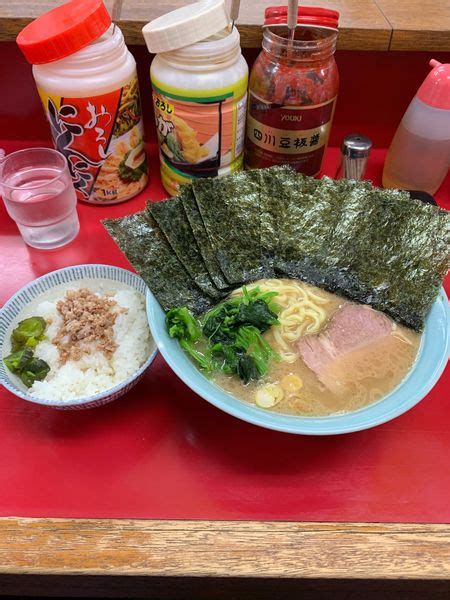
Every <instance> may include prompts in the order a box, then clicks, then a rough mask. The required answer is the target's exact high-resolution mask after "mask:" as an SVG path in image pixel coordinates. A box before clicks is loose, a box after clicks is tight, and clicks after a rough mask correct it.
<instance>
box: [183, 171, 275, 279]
mask: <svg viewBox="0 0 450 600" xmlns="http://www.w3.org/2000/svg"><path fill="white" fill-rule="evenodd" d="M192 187H193V190H194V195H195V199H196V201H197V205H198V208H199V210H200V214H201V216H202V219H203V222H204V224H205V228H206V231H207V233H208V236H209V239H210V240H211V244H212V246H213V248H214V250H215V253H216V257H217V261H218V263H219V265H220V268H221V269H222V271H223V273H224V275H225V277H226V279H227V280H228V281H229V282H230V283H231V284H233V285H239V284H241V283H245V282H249V281H253V280H256V279H261V278H262V277H266V276H270V274H271V273H270V269H269V270H268V269H267V268H266V266H265V265H264V261H263V260H262V253H261V225H260V175H259V174H258V171H240V172H238V173H233V174H231V175H226V176H224V177H219V178H215V179H213V178H205V179H198V180H196V181H194V182H193V185H192Z"/></svg>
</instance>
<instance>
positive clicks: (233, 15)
mask: <svg viewBox="0 0 450 600" xmlns="http://www.w3.org/2000/svg"><path fill="white" fill-rule="evenodd" d="M240 4H241V0H231V9H230V19H231V27H230V31H231V30H232V29H233V27H234V23H235V21H237V18H238V16H239V7H240Z"/></svg>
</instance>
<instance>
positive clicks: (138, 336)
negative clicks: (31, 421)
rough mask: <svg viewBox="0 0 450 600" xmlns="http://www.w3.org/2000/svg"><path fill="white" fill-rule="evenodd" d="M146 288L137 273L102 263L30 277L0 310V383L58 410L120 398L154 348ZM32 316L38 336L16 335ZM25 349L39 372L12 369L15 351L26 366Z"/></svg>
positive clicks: (151, 354) (147, 363)
mask: <svg viewBox="0 0 450 600" xmlns="http://www.w3.org/2000/svg"><path fill="white" fill-rule="evenodd" d="M146 289H147V288H146V285H145V283H144V282H143V280H142V279H141V278H140V277H138V276H137V275H136V274H134V273H132V272H130V271H127V270H125V269H121V268H118V267H113V266H109V265H97V264H92V265H77V266H73V267H67V268H64V269H59V270H57V271H53V272H51V273H48V274H47V275H44V276H42V277H39V278H38V279H35V280H34V281H32V282H31V283H29V284H28V285H26V286H25V287H23V288H22V289H21V290H19V291H18V292H17V293H16V294H15V295H14V296H13V297H12V298H11V299H10V300H9V301H8V302H7V303H6V304H5V305H4V306H3V308H2V309H1V310H0V348H1V354H2V356H1V359H2V360H1V361H0V383H1V384H2V385H3V386H4V387H5V388H7V389H8V390H9V391H11V392H12V393H13V394H15V395H16V396H18V397H20V398H23V399H24V400H28V401H29V402H34V403H36V404H42V405H45V406H51V407H54V408H58V409H72V410H73V409H80V408H92V407H95V406H101V405H103V404H106V403H108V402H111V401H112V400H115V399H117V398H119V397H120V396H122V395H123V394H125V393H126V392H127V391H128V390H130V389H131V388H132V387H133V386H134V385H135V384H136V383H137V382H138V381H139V379H141V377H142V376H143V374H144V372H145V371H146V369H147V368H148V367H149V366H150V364H151V362H152V361H153V359H154V357H155V355H156V352H157V348H156V344H155V342H154V341H153V338H152V336H151V333H150V330H149V327H148V322H147V316H146V310H145V294H146ZM36 320H38V322H39V323H42V324H43V328H44V329H43V333H42V335H40V337H39V338H37V339H34V340H33V339H31V340H30V339H29V338H27V337H24V336H23V335H22V337H21V336H20V335H18V333H19V334H20V333H21V329H23V327H24V326H25V334H24V335H25V336H26V335H31V334H29V332H28V333H27V331H26V326H27V325H29V324H30V323H31V324H32V325H33V324H34V321H36ZM22 333H23V332H22ZM34 335H37V334H34ZM23 340H26V342H23ZM31 342H32V343H31ZM24 349H25V353H24ZM24 354H26V355H27V356H28V357H31V360H32V361H33V362H34V364H39V365H44V370H43V371H42V369H41V372H40V373H41V374H40V375H34V376H33V374H31V379H30V377H29V375H30V372H29V370H28V371H27V369H31V370H32V367H23V368H22V367H19V366H17V370H14V368H13V370H11V363H13V364H15V365H18V362H19V361H18V360H16V361H15V362H14V360H13V359H14V358H15V357H17V356H21V363H20V364H22V363H23V364H25V363H24V360H23V355H24ZM11 357H12V359H11ZM27 364H28V365H30V364H31V363H27ZM7 365H8V366H7ZM44 375H45V376H44ZM35 377H36V379H35Z"/></svg>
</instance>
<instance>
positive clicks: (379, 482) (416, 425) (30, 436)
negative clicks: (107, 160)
mask: <svg viewBox="0 0 450 600" xmlns="http://www.w3.org/2000/svg"><path fill="white" fill-rule="evenodd" d="M23 145H25V144H23ZM34 145H36V143H34ZM0 146H3V147H4V148H5V149H6V150H7V151H9V150H12V149H14V148H16V147H17V142H15V143H14V145H13V144H12V143H9V144H8V143H6V142H5V143H4V144H2V145H0ZM383 157H384V152H383V151H380V150H374V151H373V152H372V155H371V160H370V165H369V170H368V173H367V177H368V178H370V179H372V180H373V181H375V182H376V183H377V182H379V179H380V172H381V166H382V160H383ZM337 160H338V153H337V151H336V149H330V150H329V151H328V154H327V157H326V164H325V173H327V174H330V175H333V174H334V173H335V170H336V165H337ZM151 165H152V169H151V170H152V178H151V184H150V186H149V188H148V189H147V190H146V191H145V192H144V193H143V194H141V195H140V196H139V197H137V198H135V199H133V200H131V201H129V202H126V203H124V204H120V205H117V206H110V207H95V206H89V205H80V206H79V216H80V222H81V232H80V234H79V236H78V238H77V239H76V240H75V241H74V242H72V243H71V244H69V245H68V246H67V247H65V248H62V249H58V250H54V251H38V250H34V249H32V248H29V247H28V246H26V245H25V244H24V243H23V242H22V240H21V238H20V236H19V234H18V231H17V229H16V227H15V225H14V223H13V222H12V221H11V220H10V218H9V217H8V216H7V214H6V212H5V209H4V207H3V204H2V206H1V209H0V210H1V213H0V224H1V239H0V256H1V261H2V270H1V286H0V295H1V296H0V301H1V302H2V303H3V302H5V301H6V300H7V299H8V298H9V297H10V296H11V295H12V294H13V293H14V292H16V291H17V290H18V289H19V288H20V287H22V286H23V285H24V284H26V283H27V282H29V281H31V280H32V279H34V278H35V277H38V276H40V275H42V274H44V273H47V272H49V271H52V270H54V269H58V268H61V267H64V266H68V265H74V264H81V263H105V264H112V265H117V266H120V267H125V268H130V265H129V263H128V262H127V260H126V259H125V257H124V256H123V254H122V253H121V251H120V250H119V249H118V248H117V246H116V245H115V244H114V242H113V241H112V240H111V239H110V238H109V236H108V235H107V233H106V232H105V231H104V229H103V227H102V225H101V224H100V219H101V218H105V217H118V216H122V215H125V214H129V213H132V212H135V211H136V210H139V209H141V208H142V207H143V206H144V203H145V200H146V199H148V198H150V199H152V200H159V199H162V198H164V197H165V193H164V190H163V188H162V187H161V184H160V181H159V175H158V173H157V169H158V167H157V161H156V157H155V153H154V148H152V162H151ZM438 200H439V203H440V204H441V205H442V206H444V207H446V208H450V179H448V180H447V183H446V184H444V186H443V187H442V188H441V190H440V192H439V194H438ZM447 290H450V281H449V280H447ZM449 392H450V370H449V368H448V367H447V370H446V371H445V373H444V375H443V376H442V377H441V379H440V381H439V382H438V383H437V384H436V386H435V387H434V389H433V390H432V391H431V392H430V394H428V396H427V397H426V398H425V399H424V400H423V401H422V402H421V403H420V404H419V405H418V406H416V407H415V408H413V409H412V410H410V411H409V412H408V413H406V414H404V415H402V416H401V417H399V418H397V419H395V420H393V421H391V422H390V423H386V424H385V425H382V426H380V427H377V428H375V429H372V430H368V431H362V432H358V433H353V434H347V435H342V436H330V437H307V436H294V435H289V434H283V433H278V432H274V431H269V430H265V429H261V428H259V427H256V426H253V425H250V424H247V423H244V422H242V421H239V420H238V419H235V418H234V417H231V416H229V415H226V414H225V413H222V412H221V411H219V410H218V409H216V408H214V407H213V406H211V405H209V404H208V403H207V402H206V401H204V400H203V399H201V398H200V397H199V396H197V395H196V394H194V393H193V392H192V391H191V390H190V389H189V388H188V387H187V386H185V385H184V384H183V383H182V382H181V381H180V380H179V379H178V378H177V377H176V376H175V375H174V374H173V373H172V371H171V370H170V368H169V367H168V366H167V365H166V363H165V362H164V360H163V359H162V357H161V356H159V355H158V356H157V358H156V359H155V361H154V362H153V364H152V365H151V367H150V369H149V370H148V371H147V373H146V375H145V377H144V379H143V380H142V381H141V382H140V383H139V384H138V385H137V386H136V387H135V388H134V389H133V390H132V391H131V392H130V393H128V394H127V395H126V396H124V397H123V398H122V399H120V400H118V401H116V402H113V403H111V404H109V405H106V406H104V407H102V408H95V409H91V410H86V411H79V412H63V411H57V410H54V409H50V408H44V407H39V406H35V405H33V404H29V403H27V402H24V401H23V400H20V399H19V398H16V397H15V396H14V395H12V394H10V393H9V392H8V391H6V390H5V389H3V388H1V389H0V456H1V460H0V515H1V516H12V515H14V516H26V517H91V518H96V517H99V518H101V517H104V518H108V517H118V518H120V517H124V518H156V519H211V520H215V519H244V520H247V519H271V520H312V521H404V522H449V521H450V502H449V497H450V477H449V468H448V465H449V458H450V419H449V395H450V394H449Z"/></svg>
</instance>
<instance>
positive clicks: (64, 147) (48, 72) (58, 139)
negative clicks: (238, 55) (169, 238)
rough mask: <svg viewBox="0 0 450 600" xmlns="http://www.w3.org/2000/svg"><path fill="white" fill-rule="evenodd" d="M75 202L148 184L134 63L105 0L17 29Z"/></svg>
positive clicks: (108, 200)
mask: <svg viewBox="0 0 450 600" xmlns="http://www.w3.org/2000/svg"><path fill="white" fill-rule="evenodd" d="M17 43H18V45H19V47H20V49H21V50H22V52H23V54H24V55H25V57H26V59H27V60H28V62H30V63H31V64H32V65H33V76H34V79H35V81H36V84H37V88H38V92H39V95H40V97H41V101H42V104H43V107H44V110H45V113H46V115H47V119H48V121H49V124H50V129H51V134H52V137H53V142H54V145H55V148H56V149H57V150H59V151H60V152H61V153H62V154H64V156H65V157H66V159H67V163H68V166H69V170H70V173H71V176H72V180H73V183H74V186H75V190H76V194H77V198H78V200H81V201H84V202H90V203H92V204H115V203H117V202H122V201H124V200H128V199H129V198H132V197H133V196H135V195H136V194H138V193H139V192H140V191H142V190H143V188H144V187H145V186H146V184H147V179H148V176H147V171H148V169H147V158H146V153H145V147H144V129H143V122H142V115H141V102H140V97H139V87H138V80H137V73H136V62H135V60H134V58H133V56H132V54H131V53H130V52H129V51H128V49H127V47H126V45H125V42H124V39H123V35H122V32H121V31H120V29H119V28H118V27H117V25H112V24H111V17H110V16H109V14H108V11H107V10H106V7H105V5H104V3H103V0H73V1H72V2H68V3H66V4H63V5H61V6H59V7H57V8H55V9H53V10H51V11H49V12H47V13H45V14H43V15H42V16H41V17H39V18H37V19H36V20H35V21H33V22H32V23H30V24H29V25H27V26H26V27H25V28H24V29H23V30H22V31H21V32H20V33H19V35H18V37H17Z"/></svg>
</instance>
